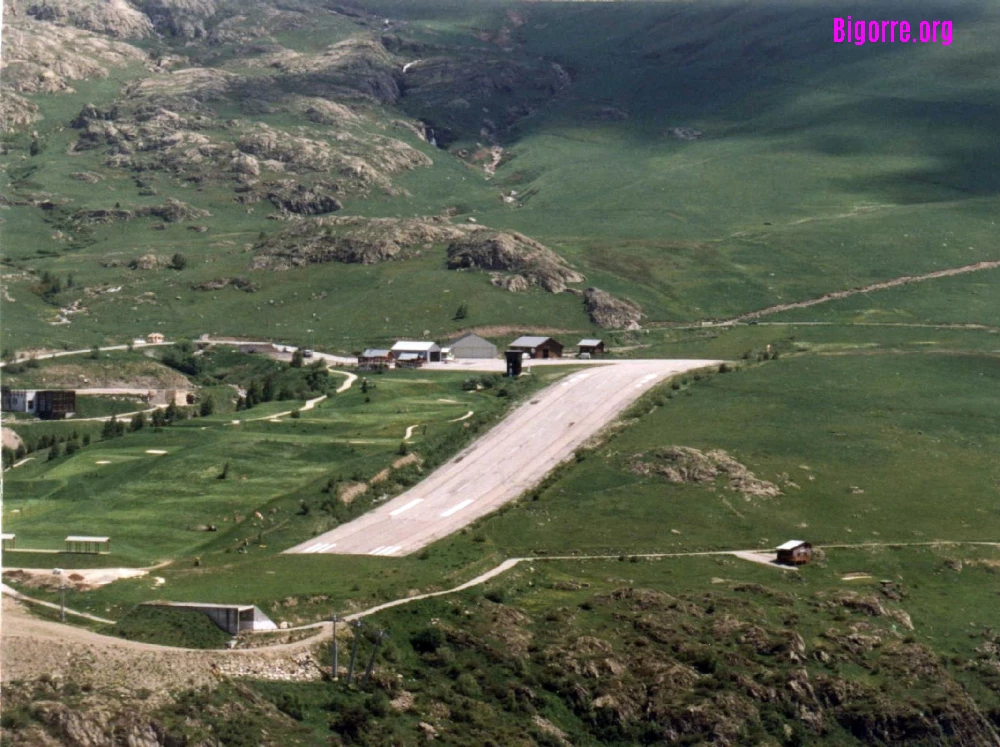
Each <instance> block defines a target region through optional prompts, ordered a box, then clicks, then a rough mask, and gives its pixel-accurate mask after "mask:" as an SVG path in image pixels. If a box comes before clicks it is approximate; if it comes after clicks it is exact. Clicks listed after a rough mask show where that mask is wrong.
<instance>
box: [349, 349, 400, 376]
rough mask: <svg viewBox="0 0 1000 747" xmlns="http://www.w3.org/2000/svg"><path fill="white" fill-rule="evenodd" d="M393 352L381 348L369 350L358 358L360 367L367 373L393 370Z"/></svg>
mask: <svg viewBox="0 0 1000 747" xmlns="http://www.w3.org/2000/svg"><path fill="white" fill-rule="evenodd" d="M392 359H393V355H392V351H391V350H383V349H381V348H368V349H367V350H365V351H364V352H363V353H362V354H361V355H359V356H358V367H359V368H363V369H365V370H366V371H376V370H379V369H383V368H392Z"/></svg>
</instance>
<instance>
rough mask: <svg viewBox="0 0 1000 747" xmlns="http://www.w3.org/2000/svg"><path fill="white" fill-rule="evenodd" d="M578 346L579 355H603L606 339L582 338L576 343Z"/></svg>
mask: <svg viewBox="0 0 1000 747" xmlns="http://www.w3.org/2000/svg"><path fill="white" fill-rule="evenodd" d="M576 348H577V353H578V354H579V355H589V356H595V355H603V353H604V340H580V342H578V343H577V344H576Z"/></svg>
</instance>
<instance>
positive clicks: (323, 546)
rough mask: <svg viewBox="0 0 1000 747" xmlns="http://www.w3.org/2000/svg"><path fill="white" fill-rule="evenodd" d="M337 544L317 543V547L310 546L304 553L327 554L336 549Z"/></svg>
mask: <svg viewBox="0 0 1000 747" xmlns="http://www.w3.org/2000/svg"><path fill="white" fill-rule="evenodd" d="M336 546H337V543H336V542H317V543H316V544H315V545H310V546H309V547H307V548H306V549H305V550H303V551H302V552H303V553H314V552H326V551H327V550H329V549H331V548H333V547H336Z"/></svg>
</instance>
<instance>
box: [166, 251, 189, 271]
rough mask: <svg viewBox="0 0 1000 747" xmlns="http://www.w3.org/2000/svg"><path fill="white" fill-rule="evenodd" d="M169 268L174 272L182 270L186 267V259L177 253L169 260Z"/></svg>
mask: <svg viewBox="0 0 1000 747" xmlns="http://www.w3.org/2000/svg"><path fill="white" fill-rule="evenodd" d="M170 266H171V267H172V268H173V269H175V270H183V269H184V268H185V267H187V257H185V256H184V255H183V254H181V253H180V252H177V253H176V254H174V256H173V257H171V258H170Z"/></svg>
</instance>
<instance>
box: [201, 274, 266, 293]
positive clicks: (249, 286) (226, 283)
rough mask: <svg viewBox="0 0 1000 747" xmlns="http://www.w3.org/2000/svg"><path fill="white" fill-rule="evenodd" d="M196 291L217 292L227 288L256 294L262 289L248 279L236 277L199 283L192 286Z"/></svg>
mask: <svg viewBox="0 0 1000 747" xmlns="http://www.w3.org/2000/svg"><path fill="white" fill-rule="evenodd" d="M191 287H192V288H193V289H194V290H201V291H217V290H222V289H223V288H226V287H231V288H236V289H237V290H241V291H244V292H246V293H254V292H255V291H257V289H258V288H259V287H260V286H258V285H257V283H254V282H253V281H251V280H248V279H247V278H241V277H235V278H216V279H215V280H207V281H206V282H204V283H199V284H198V285H194V286H191Z"/></svg>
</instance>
